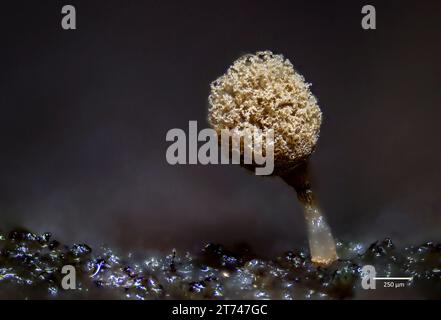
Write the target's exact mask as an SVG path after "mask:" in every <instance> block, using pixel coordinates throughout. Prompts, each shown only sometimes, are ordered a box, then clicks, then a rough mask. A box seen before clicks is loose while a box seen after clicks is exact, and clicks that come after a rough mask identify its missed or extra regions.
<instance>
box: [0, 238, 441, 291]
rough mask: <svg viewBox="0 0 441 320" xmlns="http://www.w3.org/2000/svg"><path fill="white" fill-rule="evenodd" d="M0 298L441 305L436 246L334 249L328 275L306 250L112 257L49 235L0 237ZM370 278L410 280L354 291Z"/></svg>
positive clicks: (440, 250)
mask: <svg viewBox="0 0 441 320" xmlns="http://www.w3.org/2000/svg"><path fill="white" fill-rule="evenodd" d="M0 249H1V253H0V298H2V299H7V298H15V299H17V298H18V299H24V298H29V299H46V298H50V299H67V298H69V299H70V298H75V299H88V298H94V299H100V298H110V299H371V298H372V299H379V298H420V299H423V298H424V299H428V298H432V299H439V298H441V244H434V243H431V242H428V243H425V244H422V245H420V246H409V247H406V248H403V249H401V250H400V249H398V248H396V247H395V246H394V244H393V243H392V241H391V240H390V239H385V240H384V241H381V242H376V243H373V244H371V245H370V246H364V245H362V244H359V243H339V244H338V251H339V256H340V257H341V259H340V260H339V261H338V262H336V263H334V264H333V265H332V266H330V267H328V268H322V267H317V266H314V265H313V264H311V261H310V259H309V256H308V253H307V252H306V251H293V252H287V253H285V254H283V255H281V256H279V257H276V258H275V259H274V260H266V259H262V258H259V257H258V256H256V255H255V254H253V253H252V252H251V251H250V250H249V248H246V247H241V248H236V249H233V250H232V251H228V250H226V249H225V248H223V247H222V246H220V245H214V244H208V245H206V246H205V247H204V248H203V249H202V251H201V252H199V253H196V254H191V253H187V252H178V251H172V252H170V253H169V254H160V253H143V255H142V256H140V257H138V256H136V255H134V254H128V255H127V256H124V257H123V256H119V255H117V254H116V253H115V252H113V251H112V250H111V249H109V248H105V247H103V248H100V249H99V250H97V251H96V252H95V251H92V249H91V248H90V247H89V246H87V245H85V244H74V245H73V246H70V247H69V246H64V245H61V244H60V243H59V242H57V241H56V240H53V239H52V238H51V235H50V234H49V233H45V234H43V235H36V234H34V233H31V232H28V231H24V230H15V231H12V232H10V233H9V234H2V233H0ZM367 264H369V265H373V266H375V268H376V271H377V276H381V277H387V276H391V277H413V280H412V281H405V282H404V283H405V286H404V287H401V285H399V287H398V288H395V287H394V288H384V283H383V281H377V283H376V287H377V289H376V290H364V289H363V288H362V287H361V277H360V274H361V268H362V266H364V265H367ZM64 265H73V266H74V267H75V269H76V290H64V289H62V287H61V280H62V277H63V276H64V275H63V274H62V273H61V268H62V267H63V266H64Z"/></svg>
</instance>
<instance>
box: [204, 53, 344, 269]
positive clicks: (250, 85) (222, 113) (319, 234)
mask: <svg viewBox="0 0 441 320" xmlns="http://www.w3.org/2000/svg"><path fill="white" fill-rule="evenodd" d="M209 104H210V107H209V115H208V120H209V122H210V124H211V126H212V127H213V128H214V129H215V130H216V131H217V132H218V133H220V132H221V131H222V130H225V129H227V130H250V131H256V130H261V131H262V132H263V133H265V132H267V131H269V130H273V131H274V172H273V175H277V176H279V177H281V178H282V179H283V180H284V181H285V182H287V183H288V184H289V185H290V186H292V187H294V189H295V190H296V192H297V196H298V199H299V200H300V202H301V203H302V205H303V207H304V213H305V219H306V225H307V230H308V237H309V247H310V251H311V259H312V261H313V262H315V263H318V264H323V265H327V264H330V263H332V262H334V261H335V260H337V253H336V248H335V241H334V238H333V236H332V234H331V229H330V227H329V226H328V224H327V223H326V221H325V219H324V216H323V214H322V213H321V211H320V210H319V208H318V207H317V205H316V203H315V200H314V195H313V192H312V190H311V185H310V182H309V177H308V158H309V156H310V155H311V154H312V152H313V151H314V149H315V146H316V143H317V140H318V136H319V131H320V125H321V122H322V113H321V110H320V108H319V106H318V104H317V100H316V98H315V97H314V96H313V95H312V93H311V91H310V90H309V84H308V83H306V82H305V79H304V78H303V76H302V75H300V74H299V73H298V72H297V71H296V70H295V69H294V67H293V65H292V64H291V62H290V61H289V60H288V59H285V58H284V57H283V56H282V55H276V54H273V53H272V52H271V51H261V52H257V53H256V54H248V55H244V56H242V57H240V58H239V59H238V60H236V61H235V62H234V63H233V65H232V66H230V68H229V69H228V70H227V72H226V73H225V74H224V75H222V76H221V77H219V78H218V79H217V80H216V81H214V82H213V83H212V84H211V94H210V96H209ZM241 151H242V153H243V148H242V150H241ZM242 155H243V154H242ZM242 165H243V166H244V167H246V168H249V169H250V168H254V167H256V166H257V165H256V164H251V165H248V164H246V165H245V163H242Z"/></svg>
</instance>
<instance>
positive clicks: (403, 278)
mask: <svg viewBox="0 0 441 320" xmlns="http://www.w3.org/2000/svg"><path fill="white" fill-rule="evenodd" d="M412 279H413V277H407V278H406V277H395V278H393V277H374V280H407V281H411V280H412Z"/></svg>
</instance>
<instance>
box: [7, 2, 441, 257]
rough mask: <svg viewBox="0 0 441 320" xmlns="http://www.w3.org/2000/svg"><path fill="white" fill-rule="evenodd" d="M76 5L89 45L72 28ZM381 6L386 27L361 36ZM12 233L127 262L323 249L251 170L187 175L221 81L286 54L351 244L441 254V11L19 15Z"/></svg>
mask: <svg viewBox="0 0 441 320" xmlns="http://www.w3.org/2000/svg"><path fill="white" fill-rule="evenodd" d="M64 4H74V5H75V6H76V9H77V27H78V29H77V30H75V31H64V30H62V29H61V27H60V21H61V8H62V6H63V5H64ZM364 4H374V5H375V6H376V9H377V30H375V31H365V30H362V28H361V26H360V21H361V18H362V14H361V7H362V5H364ZM0 12H1V18H0V36H1V38H0V63H1V69H0V112H1V113H0V215H1V216H0V229H3V230H8V229H10V228H12V227H15V226H21V227H26V228H29V229H31V230H33V231H36V232H44V231H50V232H53V233H54V234H55V237H56V238H58V239H61V240H62V241H66V242H69V243H71V242H86V243H89V244H92V245H97V244H101V243H108V244H110V245H112V246H115V247H118V248H121V249H123V250H128V249H134V248H138V249H143V248H155V249H156V248H158V249H161V248H162V249H168V248H172V247H178V248H186V249H190V250H191V249H194V248H200V247H201V246H202V245H203V244H204V243H205V242H207V241H214V242H222V243H225V244H232V243H235V242H247V243H249V244H250V245H251V246H253V247H254V248H255V249H256V250H257V251H258V252H259V253H261V254H263V255H266V254H268V255H270V254H273V253H274V252H279V251H281V250H287V249H290V248H294V247H298V246H302V245H305V244H306V234H305V230H304V221H303V216H302V212H301V208H300V206H299V205H298V204H297V200H296V197H295V194H294V192H293V191H292V190H291V189H290V188H289V187H288V186H287V185H285V184H284V183H283V182H282V181H280V180H279V179H274V178H262V177H256V176H254V175H252V174H250V173H249V172H247V171H246V170H244V169H242V168H240V167H238V166H202V165H193V166H170V165H168V164H167V162H166V159H165V152H166V149H167V147H168V145H169V143H167V142H166V141H165V135H166V132H167V131H168V130H169V129H171V128H176V127H179V128H183V129H186V128H187V126H188V121H189V120H197V121H198V122H199V125H200V127H202V126H203V127H206V126H207V122H206V116H207V96H208V93H209V83H210V82H211V81H213V80H214V79H215V78H216V77H217V76H219V75H221V74H222V73H223V72H224V71H225V70H226V68H227V67H228V66H229V65H230V63H231V62H232V61H233V60H234V59H235V58H237V57H238V56H240V55H241V54H243V53H248V52H254V51H256V50H264V49H270V50H272V51H274V52H276V53H282V54H284V55H285V56H286V57H288V58H289V59H290V60H291V61H292V62H293V63H294V65H295V66H296V68H297V69H298V70H299V71H300V72H301V73H302V74H303V75H304V76H305V78H306V80H307V81H308V82H311V83H312V91H313V93H314V94H315V95H316V96H317V98H318V99H319V103H320V106H321V108H322V110H323V113H324V123H323V126H322V131H321V137H320V140H319V145H318V148H317V150H316V152H315V154H314V155H313V157H312V163H313V169H314V182H315V190H316V191H317V195H318V198H319V201H320V204H321V207H322V208H323V209H324V211H325V213H326V215H327V217H328V219H329V222H330V224H331V226H332V228H333V230H334V233H335V235H336V236H337V237H338V238H341V239H344V240H353V241H373V240H376V239H381V238H383V237H385V236H390V237H392V238H393V239H394V240H395V241H396V242H398V243H400V244H409V243H412V242H421V241H428V240H434V241H440V240H441V215H440V210H441V204H440V196H441V191H440V184H439V183H440V178H441V174H440V167H439V164H440V162H441V153H440V148H439V147H440V143H439V138H440V134H441V126H440V117H441V111H440V106H441V93H440V84H441V80H440V79H441V62H440V57H441V44H440V43H441V41H440V39H441V2H440V1H413V2H405V1H312V0H309V1H203V2H202V1H201V2H193V1H185V2H184V1H176V2H171V1H161V2H153V1H152V2H148V1H123V0H121V1H86V0H83V1H71V0H69V1H67V0H66V1H32V2H31V1H26V2H24V1H14V2H12V1H8V2H7V3H6V2H5V3H2V5H1V11H0Z"/></svg>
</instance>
